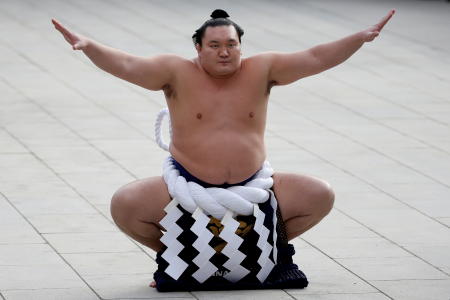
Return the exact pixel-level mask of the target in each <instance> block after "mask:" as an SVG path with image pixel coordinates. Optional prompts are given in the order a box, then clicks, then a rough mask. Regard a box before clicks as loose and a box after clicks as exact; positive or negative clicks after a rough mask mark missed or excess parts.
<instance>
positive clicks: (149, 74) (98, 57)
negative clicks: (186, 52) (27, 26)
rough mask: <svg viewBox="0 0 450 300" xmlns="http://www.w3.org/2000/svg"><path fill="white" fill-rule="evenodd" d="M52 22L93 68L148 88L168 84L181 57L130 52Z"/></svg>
mask: <svg viewBox="0 0 450 300" xmlns="http://www.w3.org/2000/svg"><path fill="white" fill-rule="evenodd" d="M52 23H53V25H55V28H56V29H57V30H58V31H59V32H61V34H62V35H63V36H64V38H65V39H66V41H67V42H68V43H69V44H71V45H72V48H73V49H74V50H82V51H83V52H84V54H86V56H87V57H89V59H90V60H91V61H92V62H93V63H94V64H95V65H96V66H97V67H99V68H100V69H102V70H104V71H106V72H108V73H110V74H112V75H114V76H116V77H119V78H121V79H124V80H126V81H129V82H131V83H134V84H136V85H139V86H141V87H143V88H146V89H149V90H154V91H157V90H161V89H162V88H163V87H164V86H165V85H167V84H170V82H171V81H172V77H173V70H174V69H175V67H174V65H175V64H176V63H177V62H178V61H180V59H181V58H180V57H178V56H176V55H169V54H166V55H158V56H154V57H150V58H147V57H140V56H135V55H131V54H128V53H126V52H123V51H120V50H117V49H114V48H111V47H108V46H105V45H102V44H100V43H98V42H96V41H94V40H92V39H89V38H86V37H84V36H82V35H79V34H76V33H73V32H71V31H69V30H68V29H66V28H65V27H64V26H62V25H61V24H60V23H59V22H58V21H56V20H52Z"/></svg>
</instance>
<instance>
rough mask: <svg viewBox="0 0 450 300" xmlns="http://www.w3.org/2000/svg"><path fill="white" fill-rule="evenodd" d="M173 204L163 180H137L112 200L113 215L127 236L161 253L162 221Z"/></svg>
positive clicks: (126, 186) (118, 192)
mask: <svg viewBox="0 0 450 300" xmlns="http://www.w3.org/2000/svg"><path fill="white" fill-rule="evenodd" d="M169 202H170V195H169V192H168V191H167V185H166V183H165V182H164V179H163V178H162V177H151V178H147V179H142V180H137V181H134V182H132V183H129V184H127V185H125V186H123V187H121V188H120V189H119V190H118V191H117V192H116V193H115V194H114V196H113V197H112V200H111V215H112V217H113V219H114V222H116V224H117V226H118V227H119V228H120V229H121V230H122V231H123V232H125V233H126V234H127V235H129V236H130V237H132V238H133V239H135V240H136V241H138V242H140V243H141V244H143V245H145V246H147V247H150V248H151V249H153V250H155V251H156V252H158V251H159V250H161V248H162V246H163V245H162V243H161V242H160V241H159V239H160V237H161V236H162V232H161V229H162V228H161V226H160V225H159V221H160V220H161V219H162V218H163V217H164V215H165V212H164V207H166V205H167V204H168V203H169Z"/></svg>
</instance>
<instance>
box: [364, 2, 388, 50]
mask: <svg viewBox="0 0 450 300" xmlns="http://www.w3.org/2000/svg"><path fill="white" fill-rule="evenodd" d="M394 14H395V9H392V10H391V11H390V12H389V13H388V14H387V15H386V16H385V17H384V18H383V19H381V21H380V22H379V23H378V24H375V25H373V26H370V27H369V28H368V29H366V30H364V31H363V32H362V33H363V39H364V42H371V41H373V40H374V39H375V38H376V37H377V36H378V35H379V34H380V31H381V29H383V27H384V25H386V23H387V22H388V21H389V20H390V19H391V18H392V16H393V15H394Z"/></svg>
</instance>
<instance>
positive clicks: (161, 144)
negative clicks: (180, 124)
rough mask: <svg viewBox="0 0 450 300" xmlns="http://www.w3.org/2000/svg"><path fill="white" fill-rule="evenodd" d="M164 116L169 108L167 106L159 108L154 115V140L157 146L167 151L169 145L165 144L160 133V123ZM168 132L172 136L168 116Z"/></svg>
mask: <svg viewBox="0 0 450 300" xmlns="http://www.w3.org/2000/svg"><path fill="white" fill-rule="evenodd" d="M165 116H169V109H168V108H167V107H166V108H163V109H161V111H160V112H159V113H158V115H157V116H156V121H155V140H156V143H157V144H158V146H159V147H161V148H162V149H164V150H165V151H169V145H167V144H166V143H165V142H164V140H163V138H162V133H161V125H162V121H163V119H164V117H165ZM169 132H170V136H171V137H172V126H171V125H170V117H169Z"/></svg>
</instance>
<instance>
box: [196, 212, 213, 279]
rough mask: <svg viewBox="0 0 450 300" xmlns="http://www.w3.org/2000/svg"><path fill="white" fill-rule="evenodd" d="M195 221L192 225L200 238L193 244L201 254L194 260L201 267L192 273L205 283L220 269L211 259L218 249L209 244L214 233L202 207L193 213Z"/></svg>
mask: <svg viewBox="0 0 450 300" xmlns="http://www.w3.org/2000/svg"><path fill="white" fill-rule="evenodd" d="M192 218H194V219H195V223H194V224H193V225H192V227H191V231H192V232H194V233H195V234H196V235H197V236H198V238H197V239H196V240H195V242H194V244H193V246H194V248H195V249H197V250H198V252H199V254H198V255H197V256H196V257H195V258H194V259H193V260H192V261H193V262H194V263H195V264H196V265H197V266H198V267H199V269H198V270H197V271H195V272H194V274H192V277H194V278H195V279H197V281H198V282H200V283H203V282H204V281H205V280H206V279H208V278H209V277H210V276H211V275H213V274H214V272H216V271H217V270H218V269H217V267H216V266H215V265H213V264H212V263H211V262H210V261H209V259H210V258H211V257H212V256H213V255H214V254H215V253H216V251H215V250H214V249H213V248H212V247H211V246H210V245H209V244H208V243H209V241H211V239H212V238H213V236H214V235H213V234H212V233H211V232H210V231H209V230H208V229H207V227H206V226H207V225H208V222H209V218H208V217H207V216H206V215H205V214H204V213H203V211H202V209H201V208H199V207H198V208H197V209H196V210H195V212H194V213H193V214H192Z"/></svg>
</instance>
